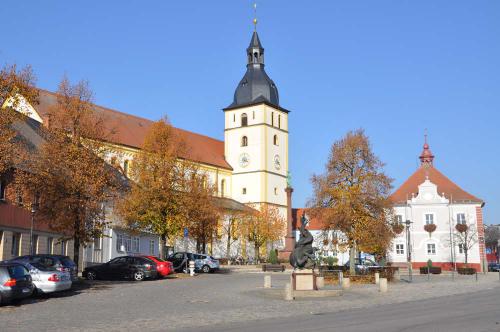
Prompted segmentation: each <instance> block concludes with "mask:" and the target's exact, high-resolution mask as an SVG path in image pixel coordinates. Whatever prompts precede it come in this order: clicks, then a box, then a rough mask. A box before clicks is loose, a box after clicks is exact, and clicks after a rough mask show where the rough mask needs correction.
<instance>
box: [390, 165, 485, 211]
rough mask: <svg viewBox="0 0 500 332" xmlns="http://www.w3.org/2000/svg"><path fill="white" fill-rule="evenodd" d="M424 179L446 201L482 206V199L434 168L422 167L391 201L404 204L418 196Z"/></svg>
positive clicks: (429, 166) (394, 194)
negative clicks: (433, 186) (431, 184)
mask: <svg viewBox="0 0 500 332" xmlns="http://www.w3.org/2000/svg"><path fill="white" fill-rule="evenodd" d="M426 177H429V181H431V182H432V183H434V184H435V185H437V192H438V193H439V194H440V195H441V194H442V193H444V195H445V197H446V198H448V199H453V202H454V203H480V204H484V202H483V200H482V199H479V198H477V197H475V196H473V195H471V194H469V193H468V192H466V191H465V190H463V189H462V188H460V187H459V186H458V185H456V184H455V183H454V182H453V181H451V180H450V179H448V178H447V177H446V176H445V175H443V173H441V172H440V171H438V170H437V169H436V168H435V167H434V166H431V165H428V166H427V165H422V166H421V167H419V169H417V170H416V171H415V173H413V174H412V175H411V176H410V177H409V178H408V180H406V181H405V182H404V183H403V184H402V185H401V186H400V187H399V188H398V189H397V190H396V191H395V192H394V193H393V194H392V195H391V196H390V198H391V200H392V201H393V202H394V203H395V204H406V201H407V200H408V199H410V198H411V197H412V194H415V196H416V195H417V194H418V186H419V185H420V184H422V183H423V182H424V181H425V179H426Z"/></svg>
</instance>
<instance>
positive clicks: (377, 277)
mask: <svg viewBox="0 0 500 332" xmlns="http://www.w3.org/2000/svg"><path fill="white" fill-rule="evenodd" d="M379 283H380V273H378V272H375V285H378V284H379Z"/></svg>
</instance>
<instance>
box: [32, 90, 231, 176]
mask: <svg viewBox="0 0 500 332" xmlns="http://www.w3.org/2000/svg"><path fill="white" fill-rule="evenodd" d="M56 103H57V94H55V93H53V92H50V91H46V90H40V97H39V104H38V105H34V107H35V110H36V111H37V112H38V113H39V115H40V116H41V117H42V118H43V119H46V118H47V115H48V112H49V110H50V107H52V106H53V105H55V104H56ZM95 112H96V113H97V114H98V115H100V116H102V117H103V118H104V119H105V122H106V124H107V127H108V129H109V130H112V131H114V132H115V134H114V135H113V136H112V137H111V143H115V144H119V145H125V146H129V147H133V148H138V149H139V148H141V146H142V144H143V141H144V138H145V136H146V133H147V131H148V129H149V127H150V126H151V124H152V123H153V121H151V120H148V119H144V118H141V117H138V116H135V115H131V114H126V113H122V112H118V111H115V110H112V109H109V108H105V107H102V106H98V105H95ZM174 129H175V130H176V131H177V134H178V135H179V136H180V137H181V138H182V139H183V140H184V142H185V143H186V145H187V152H186V155H183V156H180V157H181V158H185V159H188V160H192V161H196V162H199V163H203V164H207V165H212V166H217V167H221V168H225V169H232V168H231V165H229V164H228V162H227V161H226V159H225V157H224V142H223V141H219V140H216V139H214V138H211V137H208V136H204V135H200V134H196V133H193V132H190V131H187V130H183V129H179V128H174Z"/></svg>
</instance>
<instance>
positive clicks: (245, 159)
mask: <svg viewBox="0 0 500 332" xmlns="http://www.w3.org/2000/svg"><path fill="white" fill-rule="evenodd" d="M239 161H240V166H241V167H243V168H245V167H247V166H248V165H249V164H250V156H249V155H248V153H242V154H240V158H239Z"/></svg>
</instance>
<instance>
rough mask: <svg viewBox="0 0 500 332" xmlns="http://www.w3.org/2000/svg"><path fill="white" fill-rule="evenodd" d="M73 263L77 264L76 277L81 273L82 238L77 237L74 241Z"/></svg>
mask: <svg viewBox="0 0 500 332" xmlns="http://www.w3.org/2000/svg"><path fill="white" fill-rule="evenodd" d="M73 261H74V262H75V264H76V275H78V271H80V237H79V236H78V235H76V236H75V237H74V239H73Z"/></svg>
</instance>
